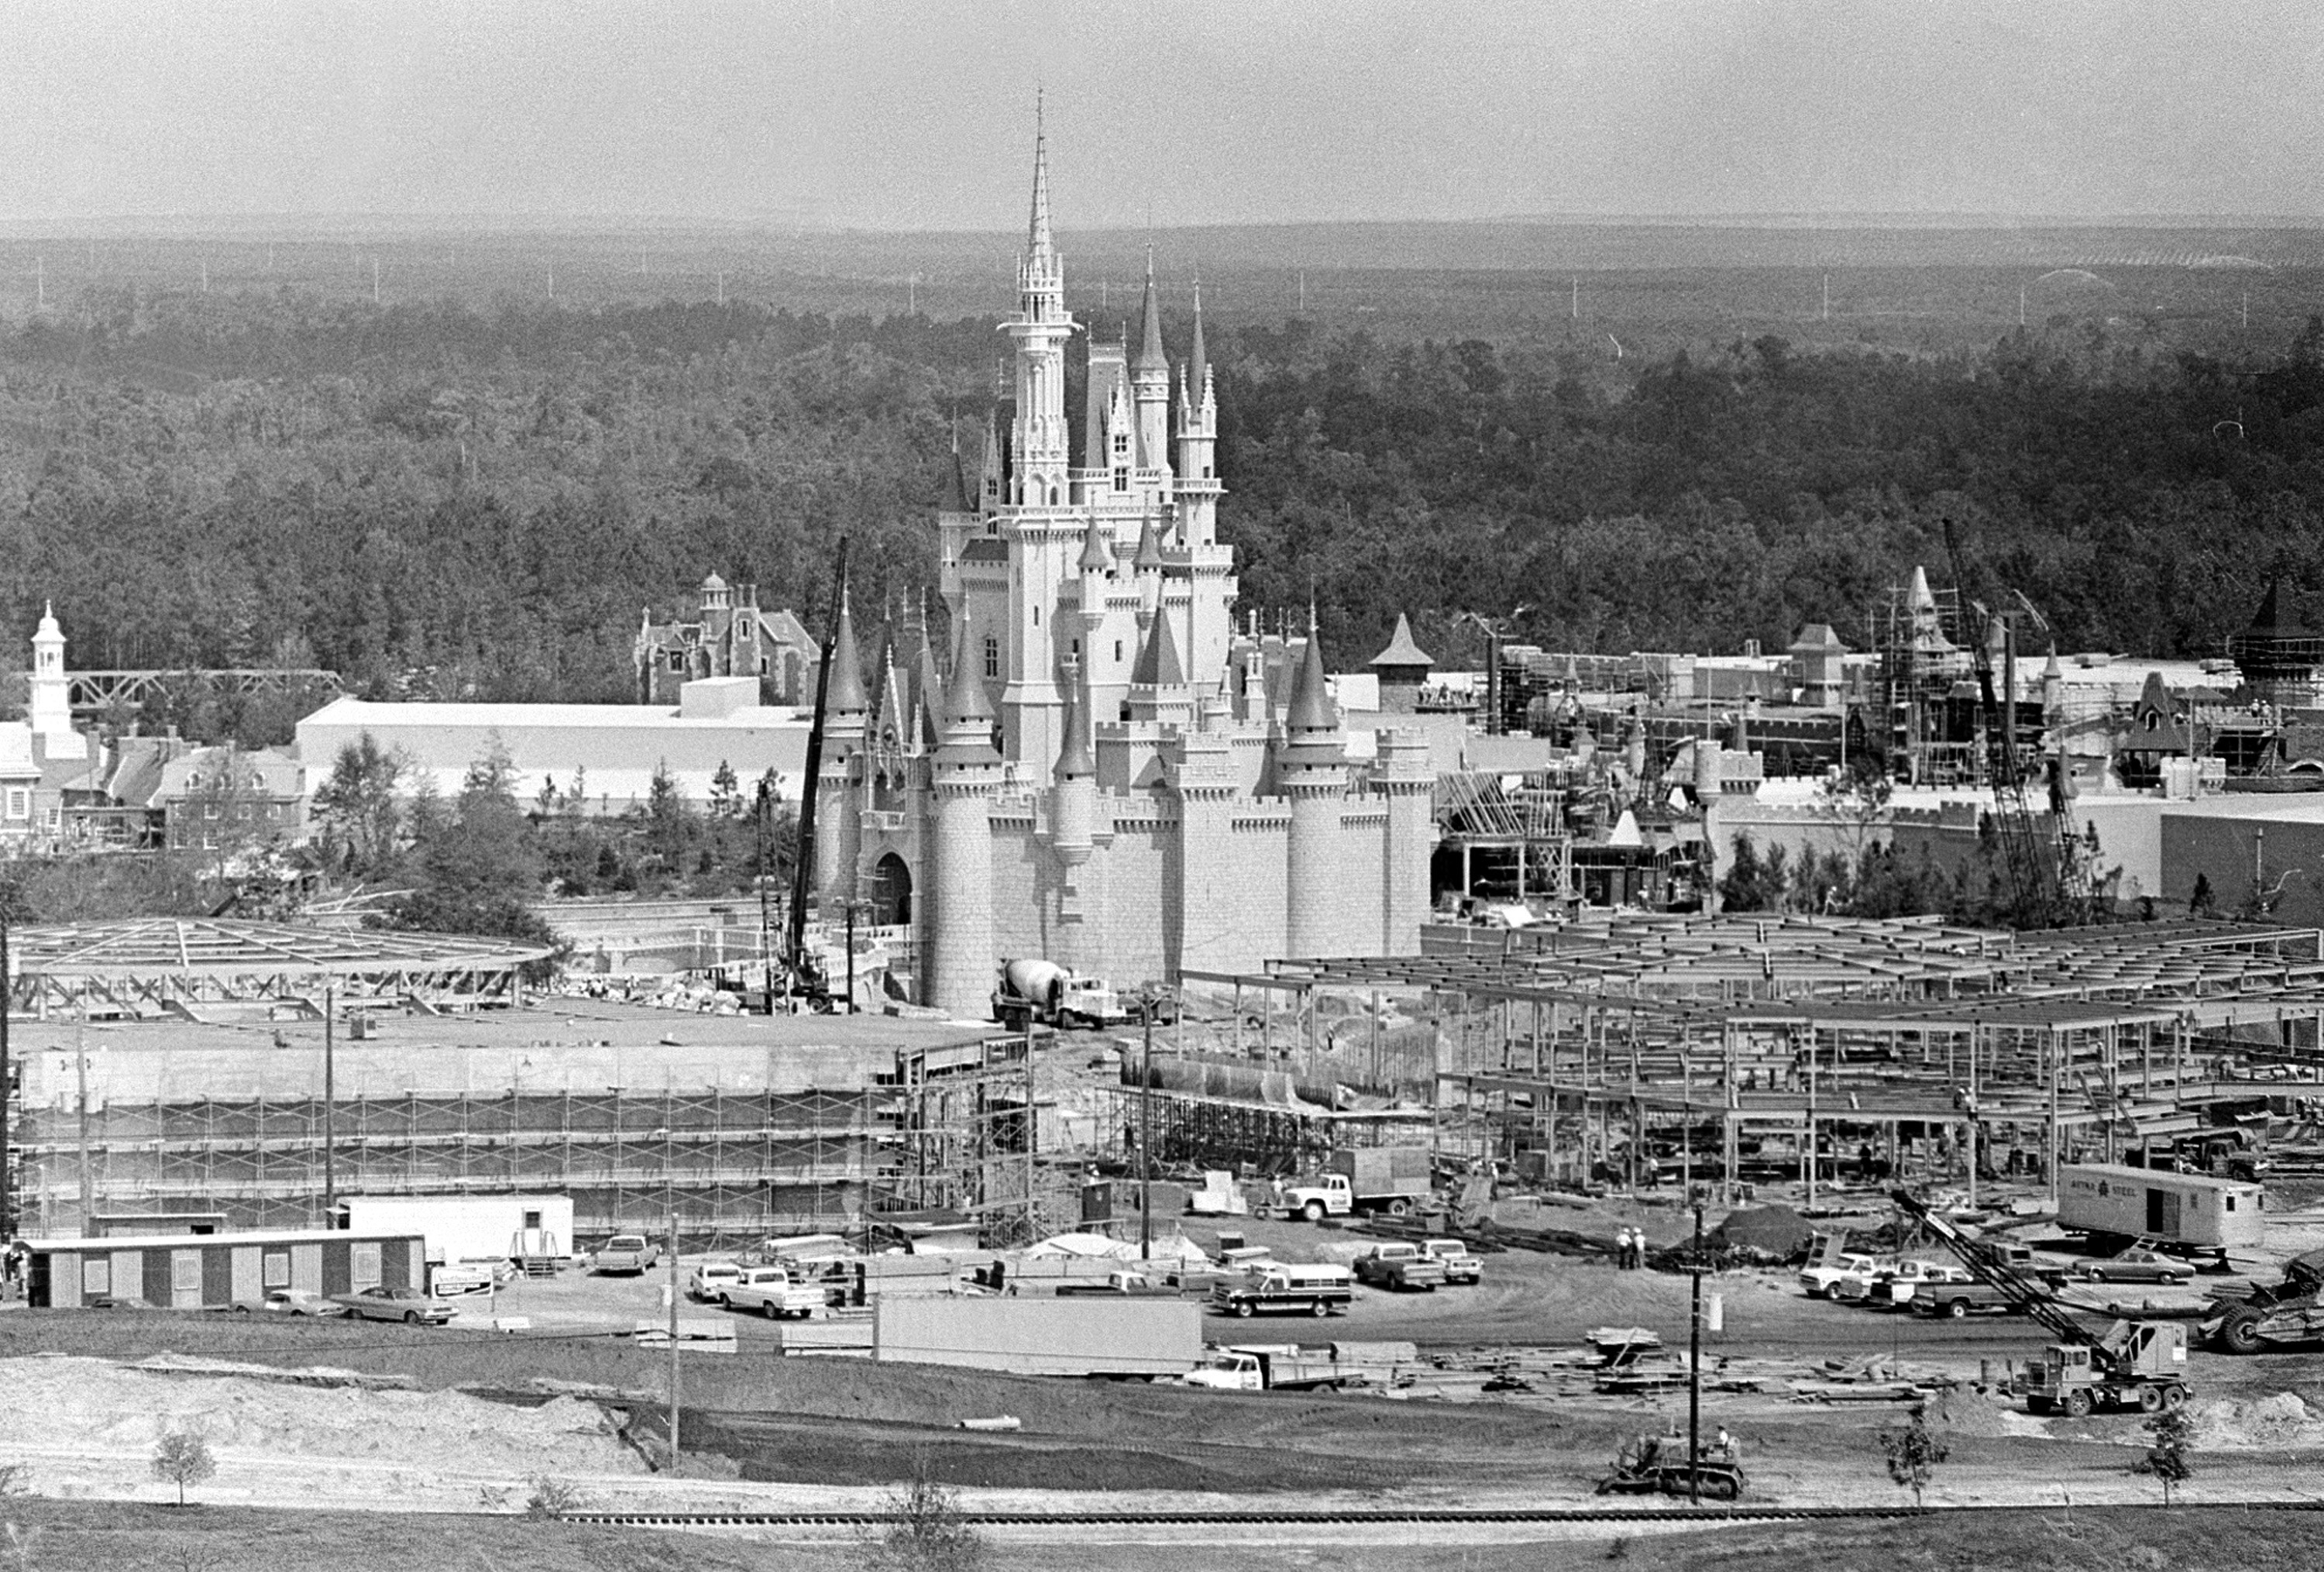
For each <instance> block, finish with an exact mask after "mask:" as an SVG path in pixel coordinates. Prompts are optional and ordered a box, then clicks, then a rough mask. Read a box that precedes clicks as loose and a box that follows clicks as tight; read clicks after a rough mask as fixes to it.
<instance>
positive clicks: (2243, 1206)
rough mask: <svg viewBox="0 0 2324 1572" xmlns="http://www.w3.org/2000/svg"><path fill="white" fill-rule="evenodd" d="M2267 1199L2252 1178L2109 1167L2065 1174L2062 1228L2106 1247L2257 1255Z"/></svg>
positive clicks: (2068, 1168) (2067, 1168)
mask: <svg viewBox="0 0 2324 1572" xmlns="http://www.w3.org/2000/svg"><path fill="white" fill-rule="evenodd" d="M2266 1201H2267V1196H2266V1192H2265V1191H2264V1190H2263V1189H2262V1188H2260V1187H2259V1186H2258V1185H2255V1184H2252V1183H2250V1182H2249V1181H2247V1180H2244V1179H2209V1178H2206V1177H2204V1176H2202V1175H2199V1174H2190V1173H2166V1172H2164V1171H2163V1170H2160V1169H2150V1168H2129V1167H2125V1166H2122V1165H2120V1164H2116V1163H2102V1162H2093V1163H2076V1164H2062V1165H2061V1166H2060V1168H2059V1170H2058V1226H2060V1227H2061V1228H2064V1229H2068V1230H2070V1231H2071V1232H2074V1233H2078V1234H2090V1235H2091V1236H2092V1237H2093V1238H2094V1239H2096V1240H2098V1241H2101V1242H2103V1241H2107V1240H2115V1241H2122V1242H2127V1241H2129V1240H2133V1239H2141V1238H2144V1239H2153V1240H2155V1241H2157V1242H2159V1243H2162V1244H2182V1245H2192V1246H2195V1247H2198V1248H2200V1249H2204V1250H2221V1251H2226V1250H2249V1249H2253V1248H2255V1247H2256V1246H2258V1245H2259V1244H2261V1243H2262V1242H2263V1241H2264V1237H2265V1234H2266V1228H2267V1213H2266Z"/></svg>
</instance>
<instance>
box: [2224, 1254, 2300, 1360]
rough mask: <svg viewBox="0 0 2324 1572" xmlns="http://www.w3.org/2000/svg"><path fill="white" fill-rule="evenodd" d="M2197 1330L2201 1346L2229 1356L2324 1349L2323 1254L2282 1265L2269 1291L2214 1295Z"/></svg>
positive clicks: (2260, 1290) (2256, 1290) (2293, 1258)
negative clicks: (2202, 1344)
mask: <svg viewBox="0 0 2324 1572" xmlns="http://www.w3.org/2000/svg"><path fill="white" fill-rule="evenodd" d="M2198 1326H2199V1328H2200V1330H2201V1332H2202V1334H2203V1337H2204V1340H2205V1341H2207V1342H2209V1344H2210V1345H2212V1346H2213V1347H2215V1348H2223V1349H2225V1350H2227V1352H2228V1353H2230V1354H2258V1353H2261V1352H2263V1351H2264V1350H2268V1349H2290V1348H2314V1347H2318V1346H2324V1250H2310V1251H2309V1252H2308V1253H2306V1254H2304V1255H2295V1256H2293V1257H2292V1259H2291V1260H2290V1261H2287V1262H2284V1263H2283V1277H2282V1281H2278V1282H2276V1283H2275V1284H2273V1286H2268V1287H2260V1286H2255V1287H2253V1288H2252V1289H2251V1290H2249V1291H2248V1292H2246V1293H2242V1294H2215V1295H2213V1296H2212V1298H2211V1303H2210V1305H2209V1308H2207V1309H2206V1310H2205V1311H2204V1313H2203V1318H2202V1319H2201V1321H2200V1322H2199V1323H2198Z"/></svg>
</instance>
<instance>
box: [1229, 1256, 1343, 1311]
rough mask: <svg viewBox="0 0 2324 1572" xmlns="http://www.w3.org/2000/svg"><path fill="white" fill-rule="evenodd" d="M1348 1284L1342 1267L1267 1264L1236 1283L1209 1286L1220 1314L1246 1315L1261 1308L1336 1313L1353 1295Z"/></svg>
mask: <svg viewBox="0 0 2324 1572" xmlns="http://www.w3.org/2000/svg"><path fill="white" fill-rule="evenodd" d="M1349 1284H1350V1274H1349V1271H1348V1269H1347V1268H1346V1267H1344V1266H1282V1265H1270V1266H1267V1267H1264V1268H1260V1269H1258V1270H1254V1271H1252V1272H1251V1273H1250V1276H1248V1277H1246V1278H1244V1279H1243V1280H1242V1281H1240V1282H1222V1283H1220V1284H1219V1285H1218V1286H1216V1287H1215V1288H1213V1289H1212V1290H1211V1308H1212V1309H1213V1311H1215V1312H1217V1313H1219V1314H1221V1315H1229V1316H1242V1317H1246V1318H1248V1317H1250V1316H1255V1315H1258V1314H1259V1312H1260V1311H1261V1310H1268V1311H1273V1310H1296V1311H1300V1312H1302V1313H1304V1314H1306V1315H1310V1316H1329V1315H1337V1314H1340V1313H1342V1312H1344V1311H1345V1310H1346V1309H1347V1308H1348V1301H1349V1300H1350V1299H1353V1298H1354V1297H1355V1290H1353V1289H1352V1288H1351V1287H1350V1286H1349Z"/></svg>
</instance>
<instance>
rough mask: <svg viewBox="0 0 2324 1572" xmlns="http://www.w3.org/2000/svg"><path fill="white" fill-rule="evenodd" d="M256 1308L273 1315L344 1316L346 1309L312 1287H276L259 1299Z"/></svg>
mask: <svg viewBox="0 0 2324 1572" xmlns="http://www.w3.org/2000/svg"><path fill="white" fill-rule="evenodd" d="M258 1308H260V1309H262V1310H264V1311H266V1312H267V1313H268V1314H269V1315H275V1316H344V1315H346V1310H345V1309H344V1308H341V1307H340V1306H338V1305H335V1304H333V1303H332V1302H331V1301H330V1300H329V1299H327V1298H325V1297H324V1296H323V1295H321V1294H318V1293H317V1292H315V1291H314V1290H312V1289H303V1288H278V1289H274V1290H270V1291H269V1292H268V1294H267V1296H266V1297H265V1298H264V1299H261V1300H260V1301H259V1304H258Z"/></svg>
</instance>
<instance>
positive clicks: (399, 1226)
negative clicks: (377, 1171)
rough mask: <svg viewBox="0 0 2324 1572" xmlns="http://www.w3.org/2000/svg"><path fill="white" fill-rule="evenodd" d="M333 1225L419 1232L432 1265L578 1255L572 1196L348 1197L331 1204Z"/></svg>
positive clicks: (555, 1259)
mask: <svg viewBox="0 0 2324 1572" xmlns="http://www.w3.org/2000/svg"><path fill="white" fill-rule="evenodd" d="M331 1226H332V1227H333V1228H335V1229H345V1230H347V1231H349V1232H352V1233H356V1234H381V1233H413V1232H416V1233H418V1234H420V1236H421V1237H422V1238H424V1239H426V1240H427V1242H428V1262H429V1265H431V1266H457V1265H459V1264H461V1263H463V1262H468V1263H472V1264H489V1265H499V1264H501V1263H503V1262H542V1263H545V1264H552V1265H553V1264H554V1263H556V1262H566V1261H570V1260H571V1259H572V1258H573V1197H570V1196H549V1195H508V1196H346V1197H341V1198H340V1200H339V1202H338V1204H337V1206H335V1207H332V1208H331Z"/></svg>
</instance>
